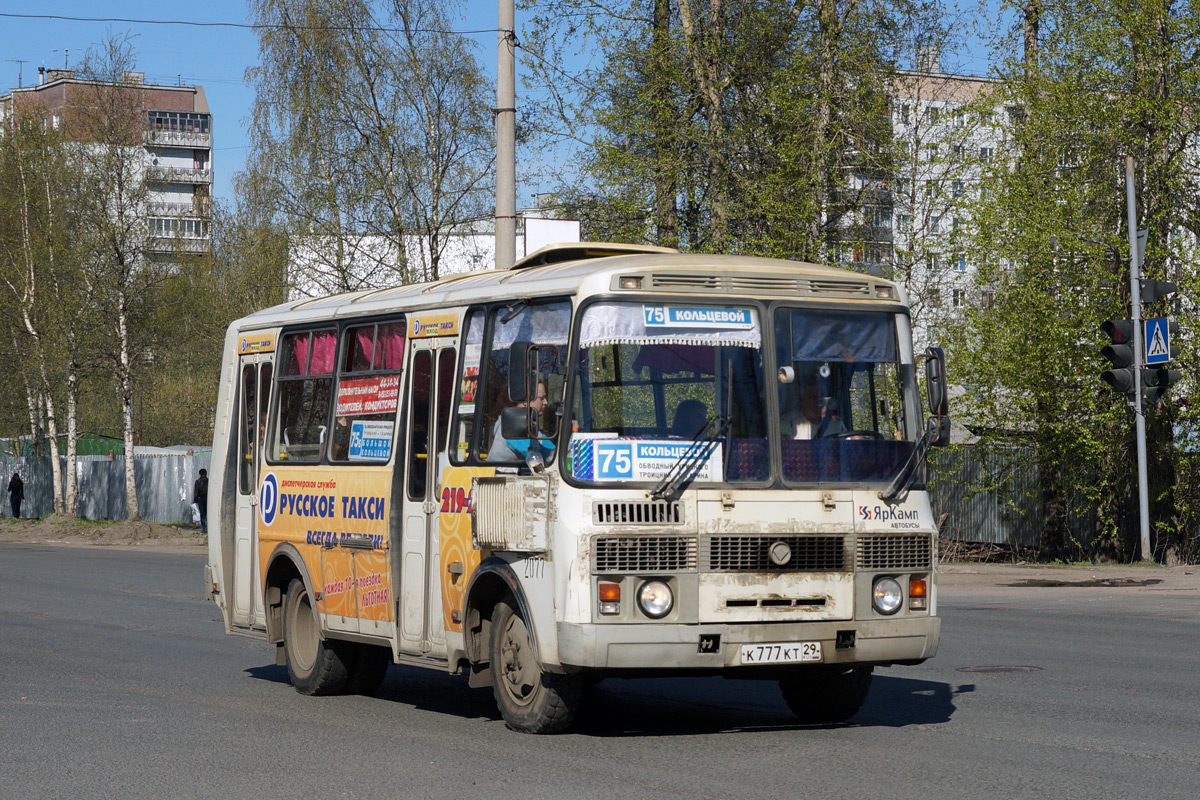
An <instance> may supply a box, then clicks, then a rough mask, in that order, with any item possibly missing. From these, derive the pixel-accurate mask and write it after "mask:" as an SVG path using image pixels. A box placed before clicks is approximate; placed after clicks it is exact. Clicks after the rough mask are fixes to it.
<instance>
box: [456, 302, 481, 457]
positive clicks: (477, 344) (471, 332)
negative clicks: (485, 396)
mask: <svg viewBox="0 0 1200 800" xmlns="http://www.w3.org/2000/svg"><path fill="white" fill-rule="evenodd" d="M482 357H483V311H481V310H478V309H477V310H475V311H472V312H470V314H468V316H467V324H466V337H465V339H464V343H463V357H462V360H463V366H462V379H461V380H460V381H459V385H458V402H457V411H456V416H455V423H454V447H453V448H452V449H451V451H450V461H451V462H453V463H455V464H462V463H465V462H466V460H467V458H468V457H469V455H470V450H471V437H472V434H474V432H475V420H476V418H477V416H476V408H477V406H476V400H477V399H478V398H479V366H480V361H481V360H482ZM482 446H483V447H486V446H487V443H484V444H483V445H482Z"/></svg>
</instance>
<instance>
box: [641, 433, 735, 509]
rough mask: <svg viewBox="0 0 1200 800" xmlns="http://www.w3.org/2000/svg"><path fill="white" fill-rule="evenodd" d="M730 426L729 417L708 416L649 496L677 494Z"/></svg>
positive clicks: (702, 464)
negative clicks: (706, 420)
mask: <svg viewBox="0 0 1200 800" xmlns="http://www.w3.org/2000/svg"><path fill="white" fill-rule="evenodd" d="M732 426H733V420H732V419H730V418H729V417H720V416H717V417H710V418H709V420H708V422H706V423H704V427H703V428H701V429H700V433H698V434H696V438H695V439H692V443H691V444H690V445H688V449H687V450H685V451H684V452H683V454H682V455H681V456H679V459H678V460H677V461H676V462H675V463H674V464H672V465H671V468H670V469H669V470H667V474H666V475H664V476H663V478H662V480H661V481H659V482H658V485H657V486H655V487H654V488H653V489H651V490H650V496H651V497H653V498H654V499H656V500H666V499H673V498H674V497H676V496H678V494H679V493H680V492H682V491H683V490H684V489H686V488H687V486H688V484H689V483H691V482H692V481H693V480H694V479H695V477H696V475H697V474H699V472H700V468H701V467H702V466H704V463H705V462H706V461H708V459H709V458H710V457H711V456H712V454H713V451H715V450H716V449H717V443H718V442H719V441H720V440H721V439H723V438H725V436H726V434H728V433H729V429H730V428H731V427H732Z"/></svg>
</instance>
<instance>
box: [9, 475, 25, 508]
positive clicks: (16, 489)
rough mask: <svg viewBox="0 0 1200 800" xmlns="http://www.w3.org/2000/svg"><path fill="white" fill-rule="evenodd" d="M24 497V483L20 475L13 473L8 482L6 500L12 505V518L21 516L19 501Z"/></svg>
mask: <svg viewBox="0 0 1200 800" xmlns="http://www.w3.org/2000/svg"><path fill="white" fill-rule="evenodd" d="M24 499H25V484H24V482H22V480H21V476H20V475H18V474H17V473H15V472H14V473H13V476H12V480H11V481H9V482H8V502H9V504H11V505H12V514H13V519H19V518H20V516H21V501H22V500H24Z"/></svg>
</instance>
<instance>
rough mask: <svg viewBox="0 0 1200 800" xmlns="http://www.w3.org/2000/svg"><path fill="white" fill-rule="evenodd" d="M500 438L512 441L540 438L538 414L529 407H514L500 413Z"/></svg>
mask: <svg viewBox="0 0 1200 800" xmlns="http://www.w3.org/2000/svg"><path fill="white" fill-rule="evenodd" d="M500 436H501V437H503V438H505V439H508V440H510V441H516V440H518V439H536V438H538V413H537V410H536V409H533V408H530V407H528V406H513V407H512V408H506V409H504V410H503V411H501V412H500Z"/></svg>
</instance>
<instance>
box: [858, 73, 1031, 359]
mask: <svg viewBox="0 0 1200 800" xmlns="http://www.w3.org/2000/svg"><path fill="white" fill-rule="evenodd" d="M939 62H940V58H939V54H938V53H937V52H936V51H935V50H928V51H926V52H924V53H922V54H921V57H920V58H918V62H917V64H916V65H915V67H916V68H915V69H912V70H903V71H900V72H899V73H897V74H896V76H895V77H894V79H893V81H892V83H891V85H890V86H889V87H888V95H889V99H890V104H889V114H890V123H891V131H892V137H893V141H894V144H895V146H896V150H895V152H896V153H897V159H896V162H895V165H894V168H893V169H891V170H888V171H887V172H875V173H872V172H868V171H865V170H862V169H853V171H852V173H851V176H850V180H849V187H848V190H849V191H850V192H852V193H854V194H855V195H856V197H857V199H858V201H859V204H860V205H859V210H858V211H857V212H856V213H855V215H854V217H853V218H852V219H849V220H847V221H846V223H845V224H844V225H843V231H844V233H843V240H844V241H845V242H846V245H845V246H844V247H843V248H842V250H841V252H840V253H839V254H838V256H837V258H838V260H839V261H840V262H841V265H842V266H845V267H847V268H850V269H857V270H859V271H863V272H869V273H873V274H876V275H882V276H886V277H888V278H892V279H894V280H897V281H899V282H900V283H902V284H903V285H904V286H905V288H906V289H907V291H908V293H909V296H910V298H911V301H912V306H913V320H914V323H915V331H914V334H915V336H916V338H917V341H918V344H919V345H920V346H924V345H925V344H943V342H941V340H940V339H941V337H940V333H939V329H940V326H941V324H942V323H944V322H945V321H947V320H949V319H951V318H953V317H954V316H955V315H956V314H957V313H959V312H960V310H961V309H962V307H963V306H964V305H965V304H966V303H968V302H986V301H987V298H986V297H985V296H979V297H976V296H973V295H972V291H973V290H972V284H971V280H970V278H971V275H972V274H973V272H974V267H975V261H974V260H973V259H972V257H971V253H970V252H969V248H968V246H967V244H966V237H967V233H968V232H969V230H970V225H971V220H970V205H971V201H973V200H976V199H979V197H980V191H981V181H980V178H981V176H982V174H983V172H984V170H986V169H987V168H988V165H989V164H990V163H991V162H992V161H993V160H994V159H996V158H999V157H1001V154H1002V152H1003V151H1004V145H1005V143H1006V141H1007V138H1006V137H1007V131H1008V130H1009V129H1010V128H1009V126H1010V124H1011V120H1010V117H1011V113H1010V111H1009V110H1008V109H1006V108H1005V107H1004V105H1003V103H1002V102H1001V101H1000V100H999V95H998V93H997V94H996V97H997V99H996V101H995V102H991V101H989V96H990V95H992V94H993V93H995V92H996V90H997V89H999V88H1000V87H1001V82H1000V81H999V80H997V79H994V78H984V77H978V76H973V75H959V74H952V73H946V72H943V71H942V70H941V67H940V63H939Z"/></svg>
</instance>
